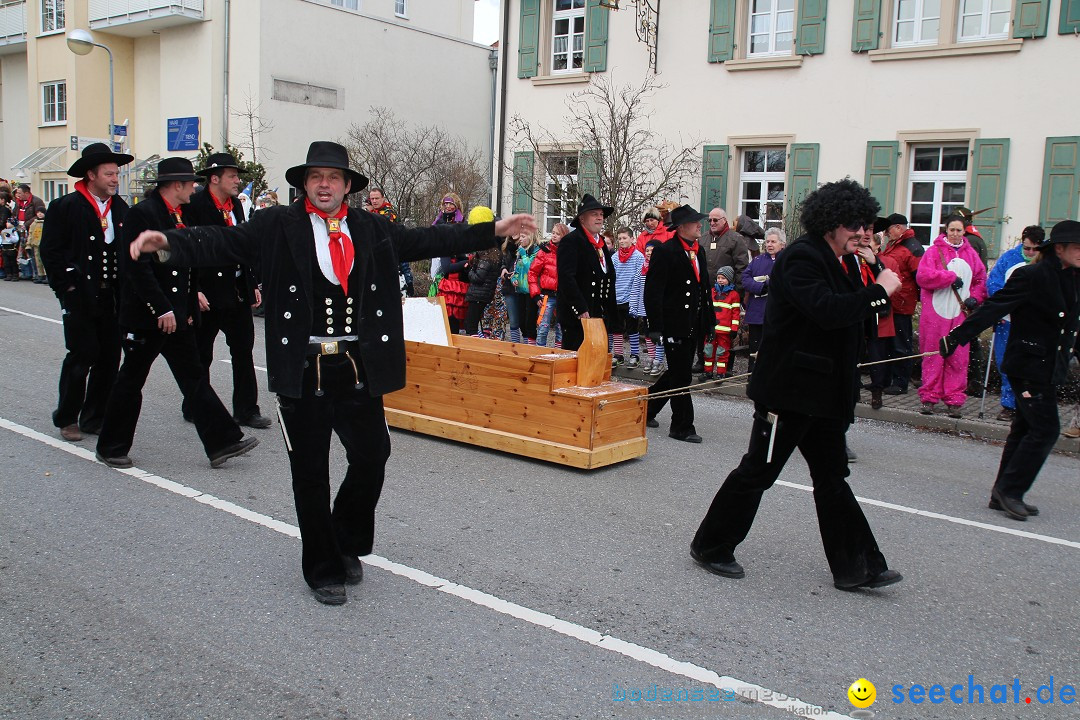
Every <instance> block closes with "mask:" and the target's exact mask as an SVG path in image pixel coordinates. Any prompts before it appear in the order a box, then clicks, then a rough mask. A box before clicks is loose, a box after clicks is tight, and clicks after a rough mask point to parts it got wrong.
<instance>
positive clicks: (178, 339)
mask: <svg viewBox="0 0 1080 720" xmlns="http://www.w3.org/2000/svg"><path fill="white" fill-rule="evenodd" d="M123 346H124V363H123V365H121V366H120V372H119V374H118V375H117V376H116V384H115V385H114V386H113V390H112V394H111V395H110V396H109V404H108V406H107V407H106V408H105V422H104V424H103V425H102V426H101V434H100V435H99V436H98V443H97V451H98V452H99V453H101V454H102V455H104V456H105V457H118V456H120V455H127V454H128V452H129V451H130V450H131V444H132V442H134V440H135V427H136V425H138V423H139V413H140V412H141V410H142V399H143V395H142V390H143V386H144V385H146V378H147V376H148V375H149V374H150V368H151V367H152V366H153V364H154V361H155V360H157V357H158V355H161V356H163V357H164V358H165V361H166V362H167V363H169V370H171V371H172V374H173V377H174V378H175V379H176V384H177V385H179V386H180V392H181V393H183V395H184V399H185V400H186V401H188V402H190V403H191V410H192V418H193V420H194V422H195V430H196V431H197V432H198V433H199V440H201V441H202V445H203V450H204V451H205V452H206V455H207V457H209V456H210V455H211V454H213V453H215V452H217V451H218V450H221V449H222V448H225V447H227V446H229V445H232V444H233V443H236V442H239V441H240V439H241V438H243V436H244V433H243V432H242V431H241V430H240V426H239V425H237V424H236V421H235V420H233V418H232V415H230V414H229V411H228V410H226V409H225V406H224V405H222V404H221V400H220V399H219V398H218V396H217V394H216V393H215V392H214V389H213V388H212V387H210V378H209V377H207V375H206V372H205V371H204V370H203V367H202V364H201V363H200V362H199V350H198V348H197V347H196V346H195V334H194V332H193V331H192V329H191V328H190V327H179V326H177V329H176V332H174V333H172V334H171V335H166V334H164V333H162V332H160V331H158V330H157V329H156V328H155V329H154V330H152V331H133V332H129V333H126V334H125V336H124V340H123Z"/></svg>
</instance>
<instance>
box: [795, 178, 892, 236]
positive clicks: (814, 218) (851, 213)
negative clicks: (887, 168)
mask: <svg viewBox="0 0 1080 720" xmlns="http://www.w3.org/2000/svg"><path fill="white" fill-rule="evenodd" d="M880 209H881V206H880V205H878V201H877V200H875V199H874V196H873V195H871V194H870V191H869V190H867V189H866V188H864V187H863V186H862V185H860V184H859V183H857V182H855V181H854V180H852V179H851V178H844V179H843V180H837V181H836V182H831V183H826V184H824V185H822V186H821V187H819V188H818V189H817V190H815V191H814V192H812V193H810V194H809V195H807V196H806V198H805V199H804V200H803V201H802V211H801V214H800V218H799V219H800V220H801V221H802V226H803V228H805V229H806V232H808V233H810V234H811V235H816V236H818V237H821V236H824V235H825V233H827V232H831V231H833V230H835V229H836V228H838V227H841V226H843V227H850V226H852V225H867V226H872V225H873V223H874V218H875V217H877V214H878V210H880Z"/></svg>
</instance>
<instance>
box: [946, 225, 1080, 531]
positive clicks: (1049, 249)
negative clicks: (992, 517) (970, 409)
mask: <svg viewBox="0 0 1080 720" xmlns="http://www.w3.org/2000/svg"><path fill="white" fill-rule="evenodd" d="M1039 255H1040V257H1039V258H1038V259H1037V260H1035V261H1034V262H1032V263H1031V264H1029V265H1025V266H1023V267H1019V268H1017V269H1016V271H1015V272H1013V274H1012V275H1010V276H1009V279H1008V281H1007V282H1006V283H1005V286H1004V287H1003V288H1002V289H1001V290H999V291H997V292H996V293H994V294H993V295H991V296H990V297H989V298H988V299H987V300H986V302H984V303H983V304H982V305H980V306H979V308H978V309H977V310H976V311H975V312H973V313H972V314H971V315H970V316H969V317H968V318H967V319H966V320H965V321H964V322H963V324H962V325H960V326H959V327H956V328H953V330H952V331H950V332H949V334H948V335H946V336H945V337H944V338H942V340H941V354H942V355H944V356H945V357H948V356H949V355H951V354H952V353H953V352H954V351H955V350H956V348H957V346H959V345H963V344H966V343H969V342H971V341H972V340H973V339H975V338H976V337H978V335H979V333H981V332H982V331H983V330H985V329H986V328H988V327H990V326H991V325H993V324H994V323H996V322H997V321H998V320H1000V319H1001V318H1003V317H1005V316H1006V315H1009V316H1010V318H1011V321H1012V326H1011V328H1010V331H1009V341H1008V343H1007V344H1006V345H1005V358H1004V359H1003V360H1002V363H1001V369H1002V370H1003V371H1004V372H1005V375H1007V376H1008V378H1009V382H1010V383H1011V384H1012V388H1013V392H1014V393H1016V415H1015V416H1014V417H1013V421H1012V426H1011V427H1010V428H1009V436H1008V438H1006V440H1005V449H1004V450H1003V451H1002V453H1001V463H1000V465H999V466H998V473H997V478H996V479H995V481H994V487H993V489H992V490H991V491H990V507H991V509H994V510H1001V511H1003V512H1004V513H1005V514H1006V515H1008V516H1009V517H1011V518H1013V519H1015V520H1027V519H1028V518H1029V517H1032V516H1034V515H1038V514H1039V509H1038V508H1037V507H1035V506H1034V505H1028V504H1027V503H1025V502H1024V494H1025V493H1026V492H1027V491H1028V490H1030V489H1031V486H1032V484H1033V483H1034V482H1035V476H1036V475H1038V474H1039V470H1041V469H1042V466H1043V463H1045V462H1046V458H1047V457H1049V455H1050V452H1051V450H1053V448H1054V443H1055V441H1056V440H1057V436H1058V433H1059V432H1060V431H1061V420H1060V418H1059V417H1058V406H1057V398H1056V395H1055V390H1056V388H1057V386H1058V385H1061V384H1062V383H1064V382H1065V379H1066V376H1067V375H1068V371H1069V359H1070V356H1072V357H1076V358H1080V222H1076V221H1075V220H1062V221H1061V222H1059V223H1058V224H1057V225H1055V226H1054V228H1053V229H1052V230H1051V231H1050V239H1049V240H1048V241H1046V242H1045V243H1044V244H1043V245H1041V246H1040V247H1039Z"/></svg>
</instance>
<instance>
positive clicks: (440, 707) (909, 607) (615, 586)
mask: <svg viewBox="0 0 1080 720" xmlns="http://www.w3.org/2000/svg"><path fill="white" fill-rule="evenodd" d="M0 308H4V309H2V310H0V367H3V368H4V372H2V373H0V497H2V498H3V500H2V501H0V627H3V632H2V635H0V717H18V718H30V717H33V718H66V717H78V718H274V717H277V718H466V719H468V718H605V717H614V718H641V719H643V720H644V719H646V718H673V719H674V718H679V719H682V718H740V719H741V718H755V719H756V718H791V717H793V716H794V717H802V716H826V717H839V716H850V714H851V713H852V711H854V710H855V708H854V707H853V706H852V704H851V703H850V702H849V700H848V697H847V688H848V686H849V685H850V684H851V683H852V682H853V681H854V680H856V679H858V678H860V677H865V678H868V679H869V680H870V681H871V682H873V683H874V684H875V685H876V686H877V694H878V699H877V701H876V703H875V704H874V705H873V706H872V707H871V708H870V709H871V710H872V711H874V712H875V713H876V717H877V718H973V717H978V718H1021V717H1046V718H1066V717H1077V716H1078V715H1080V712H1078V709H1080V700H1078V701H1075V702H1074V703H1073V704H1065V703H1064V702H1063V701H1064V700H1068V699H1070V698H1069V696H1068V690H1067V688H1065V687H1064V686H1066V685H1068V686H1072V687H1074V688H1075V687H1076V686H1078V685H1080V642H1078V641H1077V638H1078V637H1080V593H1078V590H1080V580H1078V578H1080V572H1078V570H1080V498H1078V493H1077V492H1076V490H1077V484H1078V481H1080V460H1078V459H1076V458H1074V457H1067V456H1060V455H1055V456H1053V457H1051V458H1050V460H1049V462H1048V463H1047V466H1046V467H1045V468H1044V470H1043V472H1042V474H1041V475H1040V477H1039V480H1038V482H1037V483H1036V486H1035V489H1034V490H1033V492H1031V493H1030V494H1029V496H1028V500H1029V502H1032V503H1034V504H1037V505H1039V506H1040V507H1041V508H1042V515H1041V516H1040V517H1038V518H1035V519H1033V520H1030V521H1028V522H1026V523H1017V522H1013V521H1010V520H1008V519H1007V518H1005V517H1004V516H1003V515H1001V514H1000V513H997V512H994V511H991V510H988V509H987V507H986V501H987V499H988V488H989V485H990V482H991V480H992V477H993V473H994V470H995V468H996V465H997V460H998V457H999V454H1000V448H999V447H996V446H993V445H989V444H984V443H980V442H976V441H972V440H965V439H961V438H956V437H951V436H945V435H938V434H934V433H926V432H919V431H915V430H912V429H909V428H906V427H902V426H896V425H889V424H884V423H873V422H859V423H857V424H856V425H855V426H854V427H853V428H852V430H851V432H850V434H849V442H850V444H851V445H852V447H853V448H854V449H855V450H857V451H858V453H859V461H858V463H857V464H856V465H854V466H853V468H852V478H851V482H852V485H853V487H854V489H855V492H856V494H857V495H858V496H859V497H860V498H863V499H864V506H865V510H866V514H867V516H868V518H869V520H870V523H871V525H872V527H873V528H874V531H875V533H876V535H877V539H878V542H879V545H880V546H881V548H882V550H883V552H884V553H885V555H886V557H887V558H888V559H889V562H890V565H892V566H893V567H895V568H897V569H898V570H900V571H901V572H902V573H903V574H904V576H905V580H904V582H903V583H901V584H899V585H896V586H893V587H891V588H887V589H884V590H881V591H875V592H860V593H854V594H851V593H843V592H840V591H837V590H836V589H834V588H833V586H832V582H831V577H830V574H829V572H828V567H827V565H826V562H825V557H824V554H823V552H822V550H821V543H820V539H819V536H818V532H817V526H816V520H815V516H814V512H813V503H812V499H811V497H810V495H809V493H808V492H807V489H806V488H807V487H808V486H809V483H810V480H809V477H808V475H807V473H806V468H805V465H804V464H803V463H802V461H801V459H799V458H797V457H796V458H795V459H793V460H792V462H791V463H789V466H788V468H787V469H786V470H785V472H784V474H783V475H782V477H781V483H780V484H778V486H777V487H775V488H774V489H773V490H771V491H770V492H769V493H767V495H766V497H765V500H764V502H763V504H762V508H761V512H760V514H759V516H758V519H757V522H756V524H755V526H754V529H753V531H752V532H751V534H750V537H749V538H748V539H747V541H746V543H744V545H743V546H741V547H740V549H739V552H738V558H739V560H740V561H741V562H742V563H743V564H744V565H745V566H746V568H747V577H746V578H745V579H743V580H728V579H723V578H718V577H715V576H712V575H709V574H708V573H706V572H704V571H703V570H701V569H700V568H698V567H697V566H695V565H694V563H693V562H692V561H691V560H690V558H689V555H688V544H689V541H690V538H691V537H692V535H693V532H694V530H695V528H696V527H697V523H698V521H699V520H700V518H701V516H702V515H703V514H704V512H705V509H706V508H707V506H708V504H709V502H710V501H711V499H712V496H713V494H714V492H715V491H716V488H717V486H718V485H719V483H720V482H721V481H722V480H723V478H724V476H725V475H726V473H727V472H728V471H729V470H730V469H731V467H733V466H734V465H735V464H736V463H737V462H738V459H739V457H740V455H741V454H742V452H743V450H744V449H745V445H746V440H747V432H748V429H749V420H750V411H749V405H747V404H746V403H745V402H740V401H737V400H731V399H721V398H708V399H696V400H695V407H696V409H697V413H698V431H699V433H700V434H701V435H702V436H704V438H705V443H704V444H703V445H700V446H688V445H686V444H684V443H680V442H677V441H674V440H671V439H669V438H668V437H667V429H666V427H665V426H663V424H662V427H661V428H660V429H659V430H650V431H649V439H650V449H649V453H648V455H647V456H646V457H644V458H642V459H640V460H636V461H632V462H628V463H624V464H621V465H618V466H615V467H611V468H606V469H602V470H598V471H592V472H582V471H575V470H570V469H566V468H562V467H558V466H554V465H549V464H545V463H540V462H536V461H531V460H528V459H522V458H518V457H514V456H509V455H502V454H498V453H494V452H490V451H485V450H482V449H478V448H474V447H471V446H465V445H457V444H454V443H451V442H447V441H440V440H436V439H431V438H428V437H425V436H421V435H413V434H408V433H402V432H397V431H392V441H393V456H392V457H391V459H390V463H389V466H388V472H387V482H386V487H385V490H384V493H383V498H382V502H381V504H380V506H379V525H378V534H377V538H376V553H377V557H375V558H373V559H372V560H371V562H369V563H367V568H366V569H367V572H366V575H365V579H364V582H363V583H362V584H361V585H360V586H358V587H356V588H350V590H349V602H348V604H346V605H345V606H343V607H338V608H332V607H326V606H323V605H320V604H318V603H317V602H315V600H314V599H313V598H312V596H311V595H310V593H309V592H308V590H307V587H306V585H305V584H304V583H303V580H302V578H301V575H300V543H299V541H298V540H297V539H296V538H295V527H294V526H295V524H296V518H295V514H294V511H293V506H292V496H291V491H290V485H289V475H288V469H287V462H286V455H285V448H284V443H283V441H282V439H281V435H280V432H279V430H278V429H277V427H276V424H275V427H274V428H272V429H268V430H262V431H252V432H254V433H256V434H257V436H258V437H259V438H260V440H261V444H260V446H259V447H258V448H257V449H256V450H255V451H254V452H253V453H252V454H251V455H249V456H247V457H244V458H238V459H236V460H230V461H229V462H228V463H227V464H226V465H225V466H224V467H223V468H222V469H220V470H211V469H210V467H209V463H208V462H207V460H206V458H205V456H204V455H203V454H202V451H201V447H200V445H199V444H198V440H197V437H196V435H195V430H194V428H193V427H192V426H191V425H188V424H186V423H184V422H183V421H182V420H181V417H180V410H179V402H180V395H179V391H178V390H177V388H176V385H175V383H174V382H173V380H172V377H171V376H170V375H169V373H168V370H167V367H166V366H165V364H164V362H160V361H159V363H158V364H157V365H156V366H155V367H154V370H153V372H152V373H151V376H150V380H149V382H148V385H147V389H146V393H145V399H144V403H143V410H142V418H141V421H140V424H139V431H138V435H137V437H136V440H135V446H134V447H133V449H132V452H131V456H132V458H133V460H134V461H135V465H136V468H137V470H135V471H131V472H127V473H125V472H120V471H116V470H113V469H110V468H108V467H106V466H104V465H101V464H99V463H97V462H95V461H93V459H92V452H93V440H92V439H91V440H85V441H83V442H81V443H64V442H63V441H61V440H59V436H58V433H57V432H56V430H55V429H54V428H52V427H51V423H50V421H49V413H50V411H51V410H52V408H53V406H54V404H55V395H56V381H57V377H58V372H59V365H60V360H61V358H62V357H63V340H62V332H61V327H60V326H59V325H58V324H56V323H55V322H49V320H50V319H51V320H56V319H57V318H58V317H59V310H58V307H57V304H56V302H55V300H54V299H53V297H52V295H51V293H50V292H49V291H48V289H47V288H45V287H42V286H35V285H30V284H29V283H18V284H13V283H0ZM11 310H17V311H20V312H22V313H29V314H30V315H37V316H41V318H40V319H39V318H35V317H30V316H28V315H25V314H18V313H15V312H11ZM256 325H257V330H258V331H259V333H260V338H261V321H258V320H257V321H256ZM219 345H220V347H219V352H218V355H217V356H218V357H227V351H226V349H225V346H224V343H221V342H220V341H219ZM262 356H263V351H262V346H261V340H260V342H259V343H258V345H257V348H256V357H257V359H256V362H257V364H259V365H262V362H261V358H262ZM264 378H265V376H264V375H261V374H260V381H263V380H264ZM213 381H214V384H215V386H216V387H217V388H218V392H219V394H220V395H221V396H222V397H223V398H228V397H229V393H230V392H231V387H230V375H229V366H228V365H226V364H224V363H220V362H218V363H215V367H214V369H213ZM262 407H263V410H264V412H267V414H269V413H270V412H272V411H273V408H274V401H273V398H272V397H271V396H270V395H269V394H268V393H266V392H265V386H264V387H263V398H262ZM667 417H668V416H667V415H666V413H665V414H664V415H662V416H661V420H666V419H667ZM332 467H333V468H334V469H335V472H336V473H337V475H338V476H340V475H341V474H343V472H344V457H343V452H342V451H341V448H340V446H338V445H336V444H335V447H334V450H333V458H332ZM169 481H171V483H170V482H169ZM917 511H922V513H921V514H919V512H917ZM1018 531H1019V532H1020V533H1021V534H1016V533H1017V532H1018ZM425 573H428V574H430V575H425ZM431 576H434V577H431ZM969 675H970V676H972V678H971V680H970V681H969ZM1051 678H1053V680H1052V682H1053V684H1054V688H1053V693H1054V702H1053V703H1046V704H1043V703H1041V702H1040V697H1041V699H1043V700H1045V699H1047V697H1048V695H1047V690H1046V689H1044V690H1043V692H1042V695H1041V696H1040V695H1038V694H1037V690H1038V688H1039V686H1041V685H1047V686H1048V685H1049V684H1050V682H1051ZM1014 679H1019V681H1020V689H1019V691H1017V692H1016V695H1015V697H1016V699H1018V700H1019V702H1014V689H1013V682H1014ZM969 682H970V683H972V684H979V685H982V686H983V688H984V699H985V703H984V704H982V705H979V706H977V707H976V706H973V705H972V704H969V703H968V699H969V689H968V684H969ZM710 683H713V684H710ZM913 684H920V685H922V686H923V687H924V688H926V689H929V688H930V687H931V686H933V685H935V684H940V685H942V686H943V687H944V693H945V695H944V701H943V702H939V703H932V702H930V701H929V700H928V699H927V700H926V701H924V702H922V703H921V704H917V705H916V704H912V703H911V701H910V700H908V699H907V693H908V691H909V690H910V689H911V688H912V686H913ZM994 684H1003V685H1007V686H1008V688H1007V691H1006V700H1007V702H1004V703H999V704H992V703H991V699H992V697H991V693H992V686H993V685H994ZM716 685H720V686H721V687H724V688H729V689H730V690H731V691H732V692H729V693H725V692H723V691H720V690H717V689H716V687H715V686H716ZM953 685H961V686H962V687H961V688H960V689H959V690H957V691H956V693H955V695H956V697H959V698H961V699H962V700H963V702H962V703H960V704H957V703H954V702H953V701H952V700H951V699H950V698H949V695H948V693H949V690H950V688H951V687H952V686H953ZM894 686H899V689H900V691H902V692H903V693H904V697H905V702H904V703H903V704H896V703H895V702H894V699H895V698H896V697H897V696H898V694H897V693H894V691H893V687H894ZM654 687H655V692H656V697H657V699H656V700H652V699H649V698H650V697H651V692H652V691H653V688H654ZM665 689H666V690H668V691H670V692H671V693H672V696H671V697H672V698H673V699H671V700H664V699H662V698H663V697H664V691H665ZM710 689H712V691H713V693H714V695H713V697H714V698H715V699H709V695H708V693H709V692H710ZM680 690H681V691H682V692H684V693H685V697H686V698H690V699H677V698H678V697H679V696H678V695H677V693H679V692H680ZM635 692H644V698H645V699H642V700H635V701H631V699H630V698H635V697H636V696H635ZM999 692H1000V691H999ZM1063 692H1064V696H1063ZM620 693H621V695H622V697H625V698H626V699H618V698H619V697H620ZM697 693H700V696H701V697H702V698H704V699H700V700H695V699H692V698H695V697H698V695H697ZM916 695H917V691H916ZM725 697H728V698H731V699H724V698H725ZM972 697H973V698H974V699H975V700H977V699H978V697H977V692H976V694H975V695H974V696H972ZM1029 697H1030V698H1031V699H1032V703H1031V704H1032V705H1034V706H1035V707H1026V703H1025V702H1024V700H1025V698H1029ZM750 698H757V700H756V701H755V700H752V699H750ZM789 698H796V699H797V700H790V699H789ZM938 699H939V700H940V699H941V697H938ZM762 701H764V702H762ZM827 713H836V714H833V715H828V714H827Z"/></svg>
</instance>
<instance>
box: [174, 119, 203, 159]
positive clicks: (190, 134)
mask: <svg viewBox="0 0 1080 720" xmlns="http://www.w3.org/2000/svg"><path fill="white" fill-rule="evenodd" d="M168 123H169V124H168V128H167V134H166V144H167V146H168V148H169V152H183V151H185V150H198V149H199V118H197V117H185V118H169V120H168Z"/></svg>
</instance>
